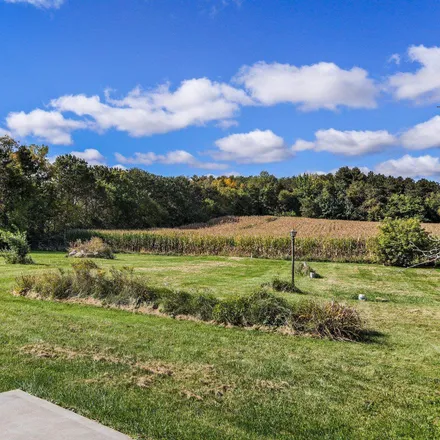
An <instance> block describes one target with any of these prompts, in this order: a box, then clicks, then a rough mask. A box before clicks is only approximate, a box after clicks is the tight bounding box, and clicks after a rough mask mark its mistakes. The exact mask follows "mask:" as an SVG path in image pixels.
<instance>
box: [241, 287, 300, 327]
mask: <svg viewBox="0 0 440 440" xmlns="http://www.w3.org/2000/svg"><path fill="white" fill-rule="evenodd" d="M291 315H292V309H291V306H290V304H289V303H288V302H287V301H286V300H284V299H283V298H279V297H277V296H275V295H273V294H272V293H269V292H267V291H265V290H260V291H258V292H255V293H254V294H253V295H251V296H250V297H249V298H248V307H247V310H246V322H247V323H248V325H267V326H274V327H280V326H284V325H287V324H288V322H289V320H290V318H291Z"/></svg>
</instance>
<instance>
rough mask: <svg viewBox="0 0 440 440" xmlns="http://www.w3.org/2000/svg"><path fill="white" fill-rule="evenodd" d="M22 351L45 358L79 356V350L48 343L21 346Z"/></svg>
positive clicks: (72, 357)
mask: <svg viewBox="0 0 440 440" xmlns="http://www.w3.org/2000/svg"><path fill="white" fill-rule="evenodd" d="M20 351H21V352H23V353H26V354H30V355H31V356H35V357H38V358H45V359H57V358H63V359H75V358H76V357H79V354H78V352H76V351H73V350H70V349H66V348H63V347H54V346H50V345H47V344H31V345H25V346H24V347H21V349H20Z"/></svg>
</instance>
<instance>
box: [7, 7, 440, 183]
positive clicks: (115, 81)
mask: <svg viewBox="0 0 440 440" xmlns="http://www.w3.org/2000/svg"><path fill="white" fill-rule="evenodd" d="M439 22H440V3H439V2H435V1H432V0H419V1H417V2H415V1H405V0H399V2H395V1H379V0H357V1H355V2H353V1H349V0H340V1H338V2H330V1H328V0H327V1H325V0H297V1H293V0H290V1H288V0H284V1H281V0H271V1H269V0H265V1H263V0H240V1H239V0H94V1H86V0H0V48H1V54H2V59H3V67H2V69H1V73H0V75H1V76H0V78H1V80H0V96H1V99H0V133H6V134H10V135H12V136H14V137H15V138H17V139H19V140H20V141H22V142H26V143H30V142H37V143H45V144H47V145H49V146H50V147H51V154H52V155H58V154H63V153H70V152H75V154H76V155H78V156H80V157H84V158H85V159H86V160H88V161H89V162H90V163H92V164H93V163H106V164H108V165H110V166H114V165H117V164H120V165H123V166H125V167H133V166H138V167H141V168H144V169H147V170H149V171H151V172H154V173H159V174H164V175H177V174H185V175H192V174H214V175H220V174H225V173H226V174H229V173H231V172H233V173H240V174H243V175H248V174H256V173H259V172H260V171H261V170H267V171H269V172H271V173H274V174H275V175H277V176H288V175H293V174H298V173H302V172H315V171H316V172H329V171H332V170H334V169H335V168H338V167H340V166H344V165H349V166H359V167H365V169H367V168H368V169H370V170H375V171H379V172H383V173H385V174H394V175H405V176H410V177H415V178H419V177H430V178H434V179H438V178H439V177H440V160H439V157H438V148H439V147H440V116H438V115H440V109H438V108H437V105H440V29H439V26H438V23H439Z"/></svg>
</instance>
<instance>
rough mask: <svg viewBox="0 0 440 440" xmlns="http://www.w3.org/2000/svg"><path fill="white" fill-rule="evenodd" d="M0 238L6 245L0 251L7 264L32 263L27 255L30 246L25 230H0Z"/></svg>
mask: <svg viewBox="0 0 440 440" xmlns="http://www.w3.org/2000/svg"><path fill="white" fill-rule="evenodd" d="M0 240H1V241H2V242H4V243H5V244H6V246H7V248H6V249H4V250H3V251H2V252H1V255H2V257H3V258H4V259H5V261H6V263H7V264H33V263H34V262H33V260H32V258H31V257H30V255H29V252H30V246H29V243H28V242H27V239H26V233H25V232H16V233H13V232H9V231H2V230H0Z"/></svg>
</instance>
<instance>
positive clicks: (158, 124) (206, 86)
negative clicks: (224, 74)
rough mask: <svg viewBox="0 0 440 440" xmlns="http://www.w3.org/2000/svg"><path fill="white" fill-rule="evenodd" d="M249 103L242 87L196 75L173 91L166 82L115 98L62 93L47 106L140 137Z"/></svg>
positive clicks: (218, 117) (225, 115)
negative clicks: (103, 98)
mask: <svg viewBox="0 0 440 440" xmlns="http://www.w3.org/2000/svg"><path fill="white" fill-rule="evenodd" d="M251 103H252V101H251V99H250V98H249V97H248V96H247V95H246V93H245V92H244V91H243V90H239V89H236V88H234V87H231V86H229V85H227V84H223V83H217V82H212V81H210V80H209V79H207V78H199V79H191V80H187V81H183V82H182V83H181V85H180V87H179V88H178V89H177V90H175V91H171V90H170V85H169V84H164V85H162V86H159V87H158V88H156V89H154V90H149V91H143V90H142V89H140V88H139V87H138V88H135V89H134V90H132V91H131V92H130V93H129V94H128V95H127V96H126V97H124V98H122V99H119V100H118V99H112V98H111V97H110V95H109V92H106V99H105V102H102V101H101V99H100V97H99V96H90V97H88V96H85V95H73V96H62V97H60V98H58V99H54V100H52V101H51V106H52V107H53V108H55V109H56V110H58V111H59V112H73V113H75V114H76V115H78V116H88V117H90V118H92V119H93V120H94V123H95V125H96V129H98V130H103V131H105V130H108V129H111V128H114V129H116V130H119V131H126V132H128V133H129V134H130V135H131V136H135V137H140V136H148V135H152V134H157V133H168V132H170V131H175V130H180V129H182V128H185V127H189V126H191V125H204V124H206V123H208V122H211V121H217V122H220V121H228V120H230V119H231V118H233V117H234V116H235V115H236V113H237V112H238V110H239V108H240V105H246V104H251Z"/></svg>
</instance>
